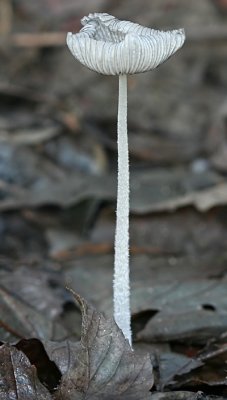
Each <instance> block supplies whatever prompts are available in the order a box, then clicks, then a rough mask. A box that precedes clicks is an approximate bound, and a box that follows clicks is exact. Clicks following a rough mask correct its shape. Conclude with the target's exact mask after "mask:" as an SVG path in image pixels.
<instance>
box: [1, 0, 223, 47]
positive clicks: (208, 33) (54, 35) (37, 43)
mask: <svg viewBox="0 0 227 400" xmlns="http://www.w3.org/2000/svg"><path fill="white" fill-rule="evenodd" d="M0 1H2V0H0ZM186 36H187V42H188V43H189V44H190V43H191V44H201V43H203V42H204V43H205V44H208V45H216V44H221V43H222V42H223V41H224V42H225V41H227V26H224V25H222V26H209V27H203V28H197V29H196V28H194V29H193V30H186ZM3 41H4V43H6V44H9V45H12V46H15V47H24V48H26V47H27V48H30V47H37V48H39V47H59V46H65V41H66V32H38V33H15V34H12V35H7V36H5V37H4V39H3V40H0V44H1V43H2V42H3Z"/></svg>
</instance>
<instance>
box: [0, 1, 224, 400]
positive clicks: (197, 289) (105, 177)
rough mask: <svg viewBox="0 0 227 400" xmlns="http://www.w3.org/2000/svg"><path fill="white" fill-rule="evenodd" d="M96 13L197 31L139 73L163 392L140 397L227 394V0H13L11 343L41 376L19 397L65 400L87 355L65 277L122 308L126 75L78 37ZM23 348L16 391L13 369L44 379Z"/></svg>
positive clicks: (4, 162) (3, 13)
mask: <svg viewBox="0 0 227 400" xmlns="http://www.w3.org/2000/svg"><path fill="white" fill-rule="evenodd" d="M95 11H96V12H108V13H110V14H112V15H114V16H116V17H118V18H120V19H129V20H131V21H134V22H138V23H140V24H142V25H146V26H150V27H153V28H157V29H175V28H181V27H184V28H185V30H186V37H187V40H186V43H185V45H184V47H183V49H182V50H180V51H179V52H178V53H177V54H176V55H175V56H174V57H173V58H171V59H170V60H169V61H168V62H166V63H165V64H163V65H162V66H160V67H159V68H158V69H157V70H155V71H153V72H149V73H145V74H140V75H135V76H131V77H129V91H128V98H129V110H128V118H129V145H130V168H131V216H130V218H131V219H130V238H131V239H130V241H131V246H130V247H131V289H132V290H131V301H132V324H133V334H134V341H135V343H134V348H135V349H137V350H138V352H140V353H145V352H148V353H149V354H150V357H151V359H152V363H153V365H154V367H155V368H154V369H155V385H154V386H153V391H154V392H153V394H152V395H149V397H146V394H145V395H144V397H143V393H142V394H140V392H139V391H138V392H136V391H135V395H136V397H135V398H136V399H140V398H141V399H145V398H146V399H152V400H178V399H182V400H184V399H187V400H189V399H190V400H208V399H209V400H211V399H220V400H221V399H227V379H226V369H227V366H226V355H227V341H226V336H227V296H226V293H227V179H226V177H227V73H226V71H227V1H226V0H199V1H198V0H197V1H195V0H191V1H186V0H153V1H152V2H151V1H148V0H140V1H136V0H124V1H123V0H115V1H111V0H109V1H107V0H92V2H91V1H86V0H76V1H75V0H74V1H72V0H65V1H60V0H39V2H38V3H37V2H31V1H29V0H14V1H12V2H11V1H10V0H9V1H7V0H0V34H1V39H0V54H1V63H0V210H1V215H0V341H1V342H2V343H5V342H7V343H10V344H16V343H17V345H16V347H17V349H18V350H22V351H23V352H24V353H25V354H26V355H27V356H28V358H29V360H30V362H31V364H33V365H36V367H37V371H38V376H39V380H38V379H37V378H36V379H37V381H36V388H37V392H34V393H33V392H31V393H30V394H28V395H27V394H22V395H20V394H19V395H18V397H15V398H18V399H23V400H24V399H27V398H28V399H33V398H34V399H35V398H39V399H48V398H49V397H48V396H51V395H50V394H49V391H51V393H52V398H53V396H55V395H54V394H53V393H54V391H53V388H54V387H56V385H57V384H58V383H59V380H60V378H61V374H64V373H65V369H64V368H65V364H67V362H68V363H69V361H66V360H68V359H69V358H70V359H71V358H72V359H73V357H74V356H75V358H76V357H77V351H78V343H77V341H78V340H79V339H80V335H81V316H80V310H79V307H78V305H77V304H75V303H74V300H73V297H72V295H71V293H69V292H68V291H67V290H66V288H65V287H66V286H69V287H70V288H73V289H74V290H75V291H76V292H77V293H79V294H80V295H81V296H83V297H84V298H85V299H86V300H87V301H89V303H90V304H91V305H92V306H94V307H95V308H96V309H97V310H99V311H104V312H105V313H106V315H108V316H111V315H112V273H113V241H114V227H115V201H116V112H117V92H118V82H117V78H115V77H106V76H101V75H98V74H96V73H94V72H91V71H89V70H87V69H86V68H84V67H83V66H81V65H80V64H79V63H78V62H76V61H75V60H74V59H73V57H72V56H71V54H70V52H69V50H68V49H67V47H66V45H65V36H66V32H67V31H78V30H79V29H80V19H81V17H83V16H84V15H86V14H87V13H89V12H95ZM89 310H90V309H89ZM84 315H85V316H86V313H85V314H84ZM89 315H90V314H89ZM89 318H90V317H88V320H89ZM93 322H94V321H93ZM93 322H92V323H93ZM85 325H86V324H85ZM83 326H84V325H83ZM108 328H109V326H108ZM114 329H115V328H114ZM116 337H118V334H116ZM30 338H33V339H34V338H36V339H39V340H33V341H31V340H28V339H30ZM24 339H27V341H26V340H25V341H24ZM66 339H67V340H70V345H69V344H67V346H69V347H67V346H66V344H65V343H66V342H62V341H63V340H64V341H65V340H66ZM21 340H22V342H21ZM84 340H85V339H84ZM86 340H87V338H86ZM119 340H120V339H119ZM50 341H59V342H58V343H54V344H53V343H52V344H51V342H50ZM71 341H72V343H71ZM18 342H19V344H18ZM42 343H43V344H44V346H45V349H46V350H44V348H43V347H42V346H43V345H42ZM62 343H64V345H63V344H62ZM67 343H69V342H67ZM51 346H52V347H51ZM59 346H60V347H61V346H62V347H63V348H64V349H65V348H66V347H67V348H68V353H67V355H66V352H65V350H64V355H63V356H62V357H61V360H64V361H61V362H59V361H58V360H57V358H56V356H55V355H53V354H55V353H58V350H59ZM16 347H7V346H2V347H0V349H1V351H2V354H1V357H2V359H0V377H1V379H2V381H1V380H0V382H3V384H2V386H1V384H0V399H1V400H8V399H10V397H9V394H8V392H7V390H6V386H7V385H8V384H9V383H7V382H6V381H4V379H5V378H4V379H3V378H2V377H3V376H4V377H6V376H7V375H8V372H7V371H8V369H9V370H12V369H13V370H14V375H15V376H16V380H17V379H18V380H19V379H20V373H22V372H23V373H25V370H26V369H27V371H28V373H27V376H28V378H27V379H28V381H29V379H31V380H32V378H31V377H29V376H30V375H29V374H32V373H33V374H34V370H31V368H32V367H31V365H30V363H29V361H28V360H27V358H26V357H25V356H22V355H21V354H22V353H18V350H17V349H16ZM45 351H46V352H47V353H45ZM47 354H48V355H47ZM69 354H70V356H69ZM114 354H115V353H114ZM72 355H73V356H72ZM18 357H19V358H18ZM22 359H23V360H22ZM50 359H51V360H53V361H55V363H56V364H53V363H52V364H49V363H51V361H50ZM10 360H11V361H10ZM12 360H13V361H12ZM18 360H19V361H18ZM126 360H127V363H129V361H128V359H127V358H126ZM125 362H126V361H125ZM133 362H134V361H133ZM17 363H18V365H19V366H18V365H17ZM23 363H24V364H23ZM62 363H63V364H64V363H65V364H64V365H62ZM138 363H139V362H138ZM138 363H137V364H136V365H138ZM24 365H26V366H24ZM47 365H48V367H47ZM56 365H57V367H56ZM18 368H19V369H18ZM20 368H22V370H21V371H22V372H21V371H20ZM15 371H17V372H15ZM31 371H33V372H31ZM9 375H10V374H9ZM32 376H33V375H32ZM40 381H41V382H42V383H43V384H44V385H45V386H46V387H47V388H48V390H49V391H48V392H47V391H46V389H45V388H44V387H43V386H42V385H41V384H40ZM10 382H11V381H10ZM29 382H30V381H29ZM89 384H90V382H89ZM115 384H116V382H113V385H115ZM133 384H134V383H133ZM26 385H27V383H25V386H26ZM96 389H97V387H96ZM148 389H149V388H148ZM12 390H14V389H12ZM92 390H93V389H92ZM137 390H139V389H137ZM155 391H157V392H158V393H157V392H155ZM161 391H165V393H161ZM62 393H63V395H62V396H63V397H57V398H62V399H63V400H64V399H67V400H68V399H69V400H70V399H74V398H75V399H80V398H81V399H82V398H84V397H72V395H71V397H67V396H66V395H65V394H64V391H63V392H62ZM26 395H27V396H28V397H26ZM107 395H108V394H107ZM1 396H2V397H1ZM7 396H8V397H7ZM20 396H21V397H20ZM23 396H24V397H23ZM32 396H33V397H32ZM64 396H65V397H64ZM69 396H70V395H69ZM75 396H77V395H75ZM91 396H93V392H91ZM215 396H217V397H215ZM89 398H90V397H89ZM91 398H92V399H93V398H94V399H96V397H91ZM97 398H99V397H97ZM101 398H105V397H104V395H103V397H101ZM107 398H108V399H110V398H111V397H110V395H108V397H107ZM120 398H122V399H127V398H129V399H133V398H134V397H127V396H125V397H119V399H120ZM117 399H118V397H117Z"/></svg>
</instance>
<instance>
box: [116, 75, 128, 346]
mask: <svg viewBox="0 0 227 400" xmlns="http://www.w3.org/2000/svg"><path fill="white" fill-rule="evenodd" d="M117 135H118V188H117V221H116V233H115V262H114V288H113V291H114V293H113V297H114V318H115V321H116V323H117V324H118V326H119V327H120V329H121V330H122V332H123V333H124V336H125V337H126V339H128V341H129V343H130V345H131V344H132V334H131V321H130V289H129V157H128V134H127V75H120V76H119V102H118V125H117Z"/></svg>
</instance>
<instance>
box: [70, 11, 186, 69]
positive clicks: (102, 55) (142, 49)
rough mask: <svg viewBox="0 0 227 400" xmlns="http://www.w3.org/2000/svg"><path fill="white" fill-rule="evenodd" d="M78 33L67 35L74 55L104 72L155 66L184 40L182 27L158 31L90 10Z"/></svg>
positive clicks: (87, 64)
mask: <svg viewBox="0 0 227 400" xmlns="http://www.w3.org/2000/svg"><path fill="white" fill-rule="evenodd" d="M81 23H82V25H83V28H82V29H81V30H80V31H79V33H76V34H72V33H71V32H69V33H68V35H67V45H68V47H69V49H70V51H71V53H72V54H73V56H74V57H75V58H76V59H77V60H79V61H80V62H81V63H82V64H83V65H85V66H86V67H88V68H89V69H91V70H93V71H96V72H99V73H101V74H104V75H120V74H135V73H139V72H145V71H149V70H152V69H154V68H156V67H157V66H158V65H159V64H161V63H163V62H164V61H165V60H167V59H168V58H169V57H170V56H171V55H172V54H174V53H175V52H176V51H177V50H178V49H179V48H180V47H181V46H182V45H183V43H184V41H185V34H184V30H183V29H178V30H173V31H167V32H163V31H158V30H154V29H150V28H146V27H143V26H141V25H139V24H135V23H133V22H129V21H120V20H118V19H117V18H115V17H113V16H112V15H109V14H106V13H103V14H100V13H94V14H89V15H88V16H86V17H84V18H83V19H82V20H81Z"/></svg>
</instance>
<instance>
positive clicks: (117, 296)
mask: <svg viewBox="0 0 227 400" xmlns="http://www.w3.org/2000/svg"><path fill="white" fill-rule="evenodd" d="M81 23H82V25H83V28H82V29H81V30H80V32H79V33H77V34H72V33H68V35H67V45H68V47H69V49H70V51H71V53H72V54H73V56H74V57H75V58H76V59H77V60H79V61H80V62H81V63H82V64H83V65H85V66H86V67H88V68H89V69H91V70H93V71H96V72H99V73H101V74H104V75H118V76H119V99H118V123H117V138H118V190H117V213H116V215H117V216H116V233H115V260H114V285H113V297H114V318H115V321H116V323H117V324H118V326H119V327H120V329H121V330H122V332H123V334H124V336H125V338H126V339H128V341H129V343H130V345H132V333H131V316H130V286H129V157H128V136H127V75H128V74H135V73H139V72H145V71H149V70H152V69H154V68H156V67H157V66H158V65H160V64H161V63H163V62H164V61H165V60H167V59H168V58H169V57H170V56H171V55H172V54H174V53H175V52H176V51H177V50H178V49H179V48H180V47H181V46H182V45H183V43H184V40H185V34H184V30H183V29H179V30H173V31H167V32H163V31H157V30H154V29H150V28H146V27H143V26H141V25H139V24H135V23H132V22H129V21H120V20H118V19H117V18H115V17H113V16H112V15H109V14H106V13H101V14H100V13H94V14H89V15H88V16H86V17H84V18H83V19H82V20H81Z"/></svg>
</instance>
